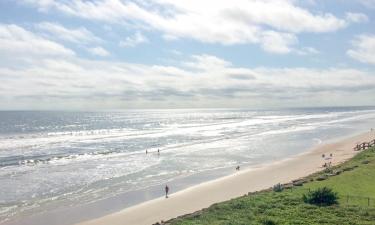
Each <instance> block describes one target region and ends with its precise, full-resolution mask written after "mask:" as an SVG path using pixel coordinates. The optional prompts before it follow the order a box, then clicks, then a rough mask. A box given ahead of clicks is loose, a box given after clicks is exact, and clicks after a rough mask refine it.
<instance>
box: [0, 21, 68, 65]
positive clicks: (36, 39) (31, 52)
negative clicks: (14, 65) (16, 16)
mask: <svg viewBox="0 0 375 225" xmlns="http://www.w3.org/2000/svg"><path fill="white" fill-rule="evenodd" d="M0 50H1V53H0V55H3V54H4V55H7V56H8V57H25V58H30V57H31V56H73V55H74V54H75V53H74V52H73V51H72V50H70V49H68V48H66V47H64V46H63V45H61V44H58V43H56V42H53V41H50V40H47V39H45V38H43V37H40V36H38V35H36V34H34V33H32V32H30V31H28V30H25V29H24V28H22V27H20V26H17V25H13V24H0Z"/></svg>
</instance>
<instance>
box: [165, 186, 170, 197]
mask: <svg viewBox="0 0 375 225" xmlns="http://www.w3.org/2000/svg"><path fill="white" fill-rule="evenodd" d="M168 192H169V187H168V185H165V198H168Z"/></svg>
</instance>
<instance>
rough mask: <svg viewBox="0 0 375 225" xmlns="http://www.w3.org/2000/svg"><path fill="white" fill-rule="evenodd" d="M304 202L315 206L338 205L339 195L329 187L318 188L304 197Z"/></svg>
mask: <svg viewBox="0 0 375 225" xmlns="http://www.w3.org/2000/svg"><path fill="white" fill-rule="evenodd" d="M302 198H303V201H304V202H306V203H309V204H313V205H319V206H328V205H333V204H337V199H338V196H337V193H336V192H333V190H332V189H330V188H328V187H323V188H318V189H317V190H314V191H311V192H309V193H307V194H304V195H303V197H302Z"/></svg>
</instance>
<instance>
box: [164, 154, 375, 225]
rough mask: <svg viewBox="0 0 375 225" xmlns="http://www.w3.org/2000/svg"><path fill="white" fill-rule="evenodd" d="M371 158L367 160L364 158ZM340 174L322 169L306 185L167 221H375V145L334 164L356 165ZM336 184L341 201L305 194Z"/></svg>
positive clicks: (235, 224)
mask: <svg viewBox="0 0 375 225" xmlns="http://www.w3.org/2000/svg"><path fill="white" fill-rule="evenodd" d="M364 161H367V162H368V163H367V164H364V163H363V162H364ZM353 167H354V169H353V170H350V171H345V172H342V173H341V174H340V175H336V176H329V177H328V178H327V179H326V180H323V181H317V180H316V178H318V177H321V176H323V175H327V173H325V172H320V173H316V174H313V175H311V176H309V177H307V178H306V179H307V180H314V181H310V182H308V183H305V184H304V185H303V187H294V188H292V189H287V190H284V191H282V192H273V191H270V190H268V191H262V192H258V193H254V194H251V195H247V196H244V197H240V198H237V199H233V200H230V201H227V202H223V203H218V204H214V205H212V206H211V207H209V208H207V209H204V210H202V211H199V212H196V213H193V214H191V215H187V216H184V217H182V218H178V219H174V220H171V221H169V222H167V224H173V225H198V224H210V225H241V224H243V225H245V224H246V225H250V224H264V225H273V224H309V225H311V224H327V225H328V224H330V225H331V224H340V225H345V224H348V225H349V224H350V225H351V224H372V225H374V224H375V149H371V150H366V151H364V152H361V153H359V154H358V155H357V156H356V157H354V158H353V159H351V160H350V161H348V162H346V163H344V164H342V165H340V166H337V167H334V168H333V171H339V170H343V169H344V168H353ZM323 186H327V187H330V188H332V189H333V190H334V191H335V192H337V193H338V194H339V196H340V199H339V204H338V205H334V206H329V207H319V206H315V205H310V204H306V203H304V202H303V200H302V195H303V194H304V193H306V192H308V191H309V189H311V190H314V189H316V188H318V187H323ZM347 195H350V196H364V197H371V198H374V199H373V200H372V201H374V202H372V206H367V203H368V202H367V199H365V198H363V199H362V198H353V199H350V198H349V204H348V203H347V202H346V201H347V197H346V196H347Z"/></svg>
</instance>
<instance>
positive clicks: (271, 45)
mask: <svg viewBox="0 0 375 225" xmlns="http://www.w3.org/2000/svg"><path fill="white" fill-rule="evenodd" d="M261 43H262V48H263V49H264V50H265V51H267V52H272V53H278V54H285V53H289V52H291V51H292V49H291V47H290V46H292V45H294V44H296V43H297V37H296V36H295V35H293V34H288V33H279V32H274V31H267V32H263V37H262V38H261Z"/></svg>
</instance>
